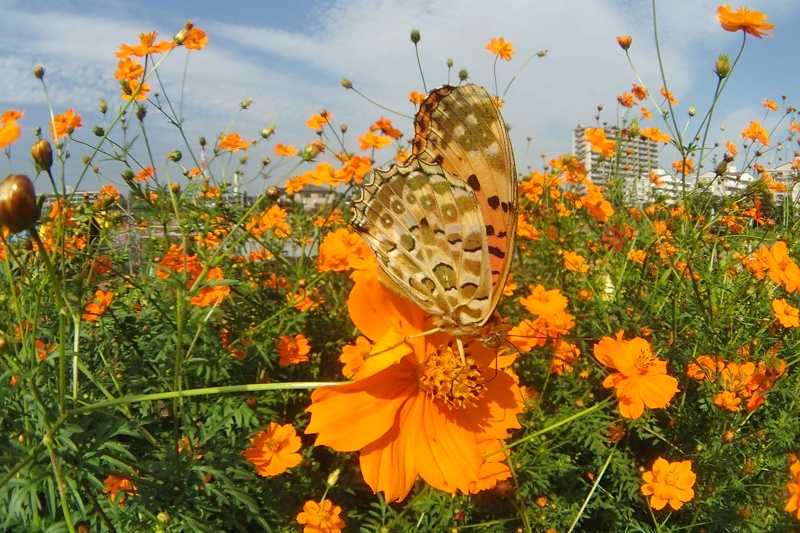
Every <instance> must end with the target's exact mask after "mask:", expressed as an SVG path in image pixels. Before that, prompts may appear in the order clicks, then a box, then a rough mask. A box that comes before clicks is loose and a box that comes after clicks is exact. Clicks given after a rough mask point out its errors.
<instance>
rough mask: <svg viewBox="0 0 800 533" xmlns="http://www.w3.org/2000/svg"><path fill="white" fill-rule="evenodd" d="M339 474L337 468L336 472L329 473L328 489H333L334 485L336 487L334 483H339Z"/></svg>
mask: <svg viewBox="0 0 800 533" xmlns="http://www.w3.org/2000/svg"><path fill="white" fill-rule="evenodd" d="M339 472H340V470H339V469H338V468H337V469H336V470H334V471H333V472H331V474H330V475H329V476H328V482H327V485H328V486H329V487H333V486H334V485H336V482H337V481H339Z"/></svg>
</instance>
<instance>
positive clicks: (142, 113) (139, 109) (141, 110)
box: [136, 105, 147, 121]
mask: <svg viewBox="0 0 800 533" xmlns="http://www.w3.org/2000/svg"><path fill="white" fill-rule="evenodd" d="M146 116H147V108H146V107H145V106H143V105H140V106H136V118H138V119H139V121H142V120H144V117H146Z"/></svg>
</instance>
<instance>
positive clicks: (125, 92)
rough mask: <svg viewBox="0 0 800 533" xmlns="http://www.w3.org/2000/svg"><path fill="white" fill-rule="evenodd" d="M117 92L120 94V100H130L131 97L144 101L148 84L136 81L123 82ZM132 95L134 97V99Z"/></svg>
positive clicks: (148, 89) (148, 87)
mask: <svg viewBox="0 0 800 533" xmlns="http://www.w3.org/2000/svg"><path fill="white" fill-rule="evenodd" d="M119 90H120V92H121V93H122V94H121V95H120V98H121V99H122V100H125V101H127V100H130V99H131V97H133V98H134V99H135V100H137V101H138V100H146V99H147V93H149V92H150V84H149V83H139V82H138V81H123V82H121V83H120V84H119ZM134 93H135V94H136V96H135V97H134Z"/></svg>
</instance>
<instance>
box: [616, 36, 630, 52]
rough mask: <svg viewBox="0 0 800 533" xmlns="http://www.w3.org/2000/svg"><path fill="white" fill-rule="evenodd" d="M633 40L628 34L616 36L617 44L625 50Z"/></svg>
mask: <svg viewBox="0 0 800 533" xmlns="http://www.w3.org/2000/svg"><path fill="white" fill-rule="evenodd" d="M632 42H633V37H631V36H630V35H620V36H618V37H617V44H619V46H620V48H622V49H623V50H625V51H627V50H628V48H630V47H631V43H632Z"/></svg>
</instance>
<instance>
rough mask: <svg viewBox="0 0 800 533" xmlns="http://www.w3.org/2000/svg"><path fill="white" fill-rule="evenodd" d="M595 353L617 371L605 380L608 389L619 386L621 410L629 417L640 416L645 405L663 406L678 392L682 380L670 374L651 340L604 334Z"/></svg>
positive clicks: (599, 359) (654, 407)
mask: <svg viewBox="0 0 800 533" xmlns="http://www.w3.org/2000/svg"><path fill="white" fill-rule="evenodd" d="M594 356H595V357H596V358H597V360H598V361H600V362H601V363H602V364H604V365H606V366H607V367H609V368H613V369H615V370H617V372H615V373H613V374H610V375H609V376H608V377H606V379H605V380H604V381H603V386H604V387H605V388H610V387H614V388H616V389H617V398H619V412H620V414H621V415H622V416H623V417H625V418H633V419H636V418H639V417H640V416H642V413H643V412H644V408H645V406H646V407H649V408H650V409H663V408H665V407H667V406H668V405H669V402H670V400H672V397H673V396H674V395H675V394H676V393H677V392H678V380H677V379H675V378H674V377H672V376H670V375H668V374H667V363H666V361H662V360H661V359H657V358H656V357H655V356H654V355H653V349H652V348H651V346H650V343H649V342H647V341H646V340H644V339H642V338H641V337H635V338H633V339H631V340H629V341H626V340H623V338H622V330H620V331H619V332H618V333H617V337H616V339H612V338H611V337H603V338H602V339H600V342H598V343H597V344H596V345H595V346H594Z"/></svg>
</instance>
